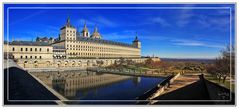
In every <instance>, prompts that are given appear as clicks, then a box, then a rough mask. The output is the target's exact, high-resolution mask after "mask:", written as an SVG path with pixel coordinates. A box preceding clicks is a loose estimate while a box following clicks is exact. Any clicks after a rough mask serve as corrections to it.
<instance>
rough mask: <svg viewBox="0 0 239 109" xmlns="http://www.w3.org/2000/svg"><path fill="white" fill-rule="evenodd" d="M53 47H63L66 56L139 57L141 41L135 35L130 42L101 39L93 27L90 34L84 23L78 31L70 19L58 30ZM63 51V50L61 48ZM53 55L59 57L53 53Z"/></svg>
mask: <svg viewBox="0 0 239 109" xmlns="http://www.w3.org/2000/svg"><path fill="white" fill-rule="evenodd" d="M52 46H53V48H62V49H65V53H66V58H120V57H123V58H140V57H141V55H140V52H141V50H140V49H141V43H140V41H139V40H138V38H137V36H136V38H135V40H134V41H133V42H132V44H126V43H121V42H114V41H109V40H103V39H102V36H101V35H100V33H99V32H98V29H97V27H95V29H94V32H93V33H92V34H91V35H90V32H89V31H88V28H87V26H86V24H85V25H84V29H83V30H82V31H81V32H79V31H77V30H76V28H75V27H74V26H73V25H71V23H70V19H69V18H68V19H67V22H66V24H65V25H64V26H63V27H62V28H61V30H60V37H59V38H58V40H56V41H55V42H54V43H52ZM62 51H64V50H62ZM54 57H60V56H59V55H57V54H55V55H54Z"/></svg>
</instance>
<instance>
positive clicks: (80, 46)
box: [66, 45, 138, 51]
mask: <svg viewBox="0 0 239 109" xmlns="http://www.w3.org/2000/svg"><path fill="white" fill-rule="evenodd" d="M66 47H67V48H70V47H73V48H72V49H74V48H75V47H76V49H77V48H90V49H111V50H125V49H120V48H118V49H116V48H109V47H94V46H84V45H83V46H82V45H66ZM70 49H71V48H70ZM129 50H130V51H133V50H138V49H129Z"/></svg>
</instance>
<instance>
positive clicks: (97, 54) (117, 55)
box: [68, 53, 139, 57]
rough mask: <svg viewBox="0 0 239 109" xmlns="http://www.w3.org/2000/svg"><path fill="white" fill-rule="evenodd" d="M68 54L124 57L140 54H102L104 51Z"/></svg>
mask: <svg viewBox="0 0 239 109" xmlns="http://www.w3.org/2000/svg"><path fill="white" fill-rule="evenodd" d="M68 55H73V56H74V55H83V56H103V57H105V56H109V57H112V56H113V57H122V56H123V57H124V56H139V55H119V54H102V53H68Z"/></svg>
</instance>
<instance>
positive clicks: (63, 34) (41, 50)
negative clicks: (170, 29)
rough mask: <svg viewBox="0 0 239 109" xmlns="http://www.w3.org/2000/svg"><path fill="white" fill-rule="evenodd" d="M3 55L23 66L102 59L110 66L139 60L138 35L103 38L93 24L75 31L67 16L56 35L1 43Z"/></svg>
mask: <svg viewBox="0 0 239 109" xmlns="http://www.w3.org/2000/svg"><path fill="white" fill-rule="evenodd" d="M4 55H6V56H5V57H10V58H12V59H14V60H16V61H17V63H18V64H19V65H20V66H22V67H24V68H32V67H34V68H39V67H89V66H94V65H97V63H99V61H101V62H103V64H104V65H110V64H113V63H115V62H116V61H119V59H122V58H123V59H128V60H132V61H135V62H143V61H144V60H145V59H142V58H141V42H140V41H139V40H138V37H137V36H136V38H135V39H134V40H133V41H132V43H131V44H127V43H122V42H115V41H110V40H104V39H103V37H102V36H101V34H100V33H99V31H98V28H97V27H96V26H95V28H94V31H93V33H91V34H90V32H89V30H88V28H87V25H86V23H85V24H84V28H83V30H82V31H78V30H77V29H76V28H75V27H74V26H73V25H72V24H71V22H70V19H69V18H68V19H67V21H66V24H65V25H64V26H63V27H62V28H61V29H60V34H59V37H58V38H56V39H53V38H49V39H48V38H47V37H44V38H39V37H37V39H36V41H12V42H4Z"/></svg>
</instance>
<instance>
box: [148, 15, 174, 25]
mask: <svg viewBox="0 0 239 109" xmlns="http://www.w3.org/2000/svg"><path fill="white" fill-rule="evenodd" d="M151 22H153V23H158V24H160V26H163V27H170V26H171V25H170V24H169V22H168V21H166V20H165V19H163V18H162V17H155V18H152V19H151Z"/></svg>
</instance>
